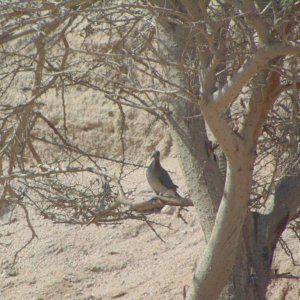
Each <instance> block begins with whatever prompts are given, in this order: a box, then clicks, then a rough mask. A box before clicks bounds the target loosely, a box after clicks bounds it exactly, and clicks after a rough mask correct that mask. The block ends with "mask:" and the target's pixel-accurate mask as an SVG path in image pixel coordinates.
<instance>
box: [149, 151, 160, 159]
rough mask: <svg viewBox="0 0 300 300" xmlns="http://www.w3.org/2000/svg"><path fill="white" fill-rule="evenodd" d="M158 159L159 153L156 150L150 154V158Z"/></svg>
mask: <svg viewBox="0 0 300 300" xmlns="http://www.w3.org/2000/svg"><path fill="white" fill-rule="evenodd" d="M159 157H160V152H159V151H158V150H155V151H154V152H153V153H152V156H151V158H154V159H159Z"/></svg>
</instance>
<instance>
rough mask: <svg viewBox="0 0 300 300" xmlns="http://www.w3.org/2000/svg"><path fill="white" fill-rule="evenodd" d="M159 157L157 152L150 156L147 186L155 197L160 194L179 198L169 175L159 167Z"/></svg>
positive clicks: (175, 186)
mask: <svg viewBox="0 0 300 300" xmlns="http://www.w3.org/2000/svg"><path fill="white" fill-rule="evenodd" d="M159 157H160V152H159V151H158V150H156V151H154V152H153V154H152V156H151V158H153V160H152V162H151V164H150V166H149V167H148V169H147V172H146V176H147V180H148V183H149V185H150V186H151V188H152V189H153V190H154V192H155V193H156V195H159V194H161V195H169V196H177V197H180V196H179V194H178V193H177V192H176V189H177V188H178V186H177V185H176V184H174V183H173V181H172V179H171V177H170V175H169V173H168V172H167V171H166V170H165V169H164V168H163V167H162V166H161V164H160V161H159Z"/></svg>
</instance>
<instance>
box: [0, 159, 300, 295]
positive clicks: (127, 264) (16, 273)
mask: <svg viewBox="0 0 300 300" xmlns="http://www.w3.org/2000/svg"><path fill="white" fill-rule="evenodd" d="M163 163H164V165H165V166H166V167H167V168H168V169H169V170H172V171H176V173H172V177H173V178H174V179H175V180H174V181H175V182H176V183H178V184H179V185H180V186H181V187H184V182H183V181H182V179H181V176H180V171H179V167H178V164H177V160H176V159H175V158H169V159H167V160H165V161H163ZM133 182H134V183H135V184H136V188H137V189H136V195H135V196H134V198H135V199H143V198H147V197H149V188H148V186H147V183H146V181H145V177H144V171H143V170H138V171H136V172H135V173H133V174H132V175H131V177H130V178H129V179H128V180H127V184H128V185H129V186H130V185H132V184H133ZM181 192H184V188H182V189H181ZM183 215H184V217H185V218H186V220H187V221H188V224H187V225H185V224H184V223H183V222H182V220H180V219H178V218H177V217H176V216H173V215H171V216H170V215H166V214H162V213H157V214H153V215H151V216H150V217H149V218H150V219H151V220H153V221H154V222H157V223H160V224H162V226H160V225H155V229H156V230H157V232H158V233H159V235H160V236H161V238H162V239H163V240H164V242H162V241H161V240H160V239H159V238H157V236H156V235H155V234H154V232H153V231H152V230H151V229H150V228H149V226H148V225H147V224H145V223H141V222H139V221H134V220H131V221H128V222H125V223H124V224H120V225H110V226H108V225H104V226H101V227H96V226H95V225H91V226H82V227H80V226H71V225H56V224H53V223H51V222H49V221H45V220H43V219H42V218H41V217H39V216H37V215H36V214H35V213H34V212H31V217H32V219H33V225H34V228H35V230H36V233H37V234H38V236H39V239H35V240H34V241H33V242H32V243H31V244H30V245H29V246H28V247H27V248H26V249H24V250H23V251H22V252H21V254H20V256H19V259H18V261H17V264H16V265H15V266H14V267H13V268H11V262H12V259H13V255H14V253H15V251H16V250H18V249H19V248H20V247H22V245H24V243H25V242H26V241H27V240H28V238H29V237H30V231H29V229H28V228H27V226H26V224H25V221H24V218H23V215H22V212H16V214H14V215H13V223H11V224H8V223H5V220H2V221H1V227H0V228H1V231H0V241H1V245H0V249H1V252H0V268H1V272H0V274H1V277H0V278H1V280H0V299H4V300H9V299H11V300H15V299H20V300H21V299H36V300H37V299H40V300H41V299H44V300H48V299H49V300H50V299H53V300H54V299H55V300H60V299H86V300H87V299H153V300H154V299H183V297H182V291H183V287H184V286H185V285H188V284H189V282H190V280H191V278H192V270H193V266H194V263H195V259H196V256H197V253H200V254H201V253H202V252H203V249H204V239H203V235H202V232H201V230H200V228H199V224H198V222H197V218H196V214H195V211H194V209H193V208H190V209H189V210H188V211H187V212H184V214H183ZM7 218H8V215H7V216H6V219H7ZM6 221H7V220H6ZM288 239H289V240H290V245H291V246H292V248H293V249H294V251H295V252H297V251H298V254H297V255H296V258H297V259H298V263H299V262H300V251H299V248H300V247H299V241H297V240H295V239H292V238H291V237H289V238H288ZM274 267H276V268H278V269H279V272H290V271H291V272H293V274H297V273H298V275H299V273H300V268H299V267H293V266H292V264H291V262H290V261H289V260H288V258H287V256H286V255H285V254H284V253H283V251H282V249H279V251H277V252H276V261H275V264H274ZM299 281H300V279H298V280H297V279H291V280H289V281H287V280H282V279H280V280H276V281H275V280H274V281H273V282H272V284H271V289H270V291H269V293H268V299H274V300H275V299H278V300H279V299H290V300H292V299H298V297H299V293H300V282H299ZM285 293H286V294H287V295H286V296H284V294H285Z"/></svg>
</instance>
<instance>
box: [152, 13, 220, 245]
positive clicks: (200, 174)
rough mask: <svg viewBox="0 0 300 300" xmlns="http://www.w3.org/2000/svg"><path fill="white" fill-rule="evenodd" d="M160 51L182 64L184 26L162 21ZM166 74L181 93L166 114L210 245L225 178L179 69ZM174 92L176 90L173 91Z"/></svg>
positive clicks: (166, 57)
mask: <svg viewBox="0 0 300 300" xmlns="http://www.w3.org/2000/svg"><path fill="white" fill-rule="evenodd" d="M159 24H160V26H159V28H158V36H159V50H160V53H161V55H162V57H163V59H164V61H166V62H171V63H175V64H178V65H179V64H180V61H181V58H182V55H183V51H184V48H185V45H186V44H187V37H188V33H187V32H186V29H184V28H183V27H181V26H177V25H174V24H170V23H169V22H167V21H166V20H165V19H163V18H162V19H160V20H159ZM164 72H165V73H166V75H167V78H168V81H170V82H171V83H172V84H173V85H175V86H177V87H180V88H181V89H182V92H181V93H178V96H179V97H177V98H176V99H174V98H171V97H170V98H169V99H168V100H169V103H170V104H171V109H172V111H171V112H170V113H169V114H167V119H168V122H169V124H170V128H171V134H172V137H173V139H174V141H175V143H176V146H177V151H178V154H179V161H180V164H181V167H182V170H183V174H184V177H185V181H186V184H187V187H188V191H189V193H190V197H191V199H192V201H193V203H194V206H195V207H196V209H197V212H198V215H199V220H200V224H201V227H202V230H203V232H204V235H205V239H206V241H208V239H209V237H210V235H211V232H212V228H213V226H214V220H215V216H216V212H217V207H218V204H219V201H220V199H221V196H222V190H223V177H222V175H221V173H220V171H219V169H218V166H217V164H216V162H215V161H213V160H212V159H210V158H209V156H208V152H207V144H208V138H207V135H206V128H205V123H204V120H203V117H202V116H201V113H200V110H199V107H198V106H197V105H196V104H194V103H192V102H191V101H190V102H188V101H183V100H182V98H181V97H185V90H186V87H185V81H184V78H183V72H182V70H180V68H179V66H178V67H174V66H173V65H172V66H169V65H168V64H166V66H165V68H164ZM170 88H174V87H172V86H171V87H170Z"/></svg>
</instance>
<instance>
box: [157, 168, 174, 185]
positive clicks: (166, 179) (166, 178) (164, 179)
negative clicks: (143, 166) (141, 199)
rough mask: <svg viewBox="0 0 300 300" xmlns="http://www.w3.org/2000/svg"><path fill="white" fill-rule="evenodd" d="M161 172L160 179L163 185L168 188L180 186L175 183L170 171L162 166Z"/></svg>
mask: <svg viewBox="0 0 300 300" xmlns="http://www.w3.org/2000/svg"><path fill="white" fill-rule="evenodd" d="M159 173H160V174H159V180H160V182H161V184H162V185H163V186H165V187H166V188H168V189H177V188H178V186H177V185H176V184H174V183H173V181H172V179H171V177H170V175H169V173H168V172H167V171H166V170H165V169H163V168H161V170H160V172H159Z"/></svg>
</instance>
